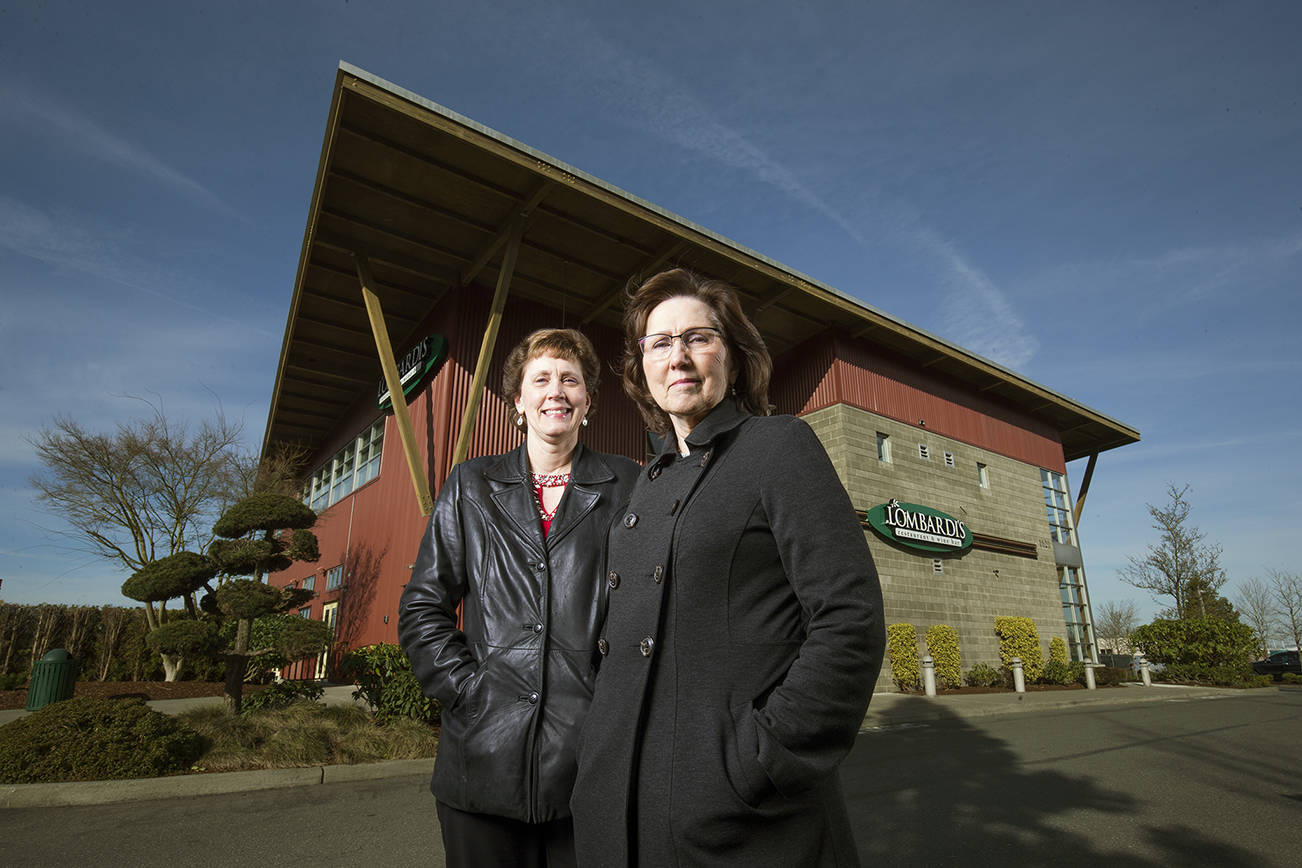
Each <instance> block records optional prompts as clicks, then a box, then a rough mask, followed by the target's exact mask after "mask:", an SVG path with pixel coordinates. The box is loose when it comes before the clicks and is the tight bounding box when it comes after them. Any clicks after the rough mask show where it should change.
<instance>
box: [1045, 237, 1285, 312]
mask: <svg viewBox="0 0 1302 868" xmlns="http://www.w3.org/2000/svg"><path fill="white" fill-rule="evenodd" d="M1299 254H1302V232H1292V233H1287V234H1283V235H1277V236H1269V237H1264V238H1253V239H1246V240H1242V241H1237V242H1226V243H1223V244H1214V245H1206V246H1201V247H1196V246H1188V247H1180V248H1175V249H1171V250H1159V251H1154V252H1151V253H1146V254H1141V255H1134V256H1129V257H1125V256H1122V257H1117V258H1115V259H1106V260H1098V261H1086V262H1072V263H1066V264H1063V265H1060V266H1057V267H1054V268H1052V269H1049V270H1046V271H1043V272H1041V273H1039V274H1035V275H1032V276H1031V277H1030V278H1029V280H1028V281H1027V282H1028V283H1029V284H1030V285H1033V286H1036V287H1038V289H1039V291H1041V292H1052V293H1054V294H1063V295H1070V294H1079V295H1080V296H1081V297H1082V298H1091V299H1111V300H1112V301H1113V302H1121V301H1124V304H1125V312H1126V320H1127V321H1129V322H1130V323H1131V324H1132V325H1133V326H1139V325H1142V324H1146V323H1150V322H1152V321H1153V320H1155V319H1159V318H1161V317H1165V316H1167V315H1169V314H1171V313H1172V312H1173V311H1177V310H1182V309H1188V308H1194V307H1197V306H1199V305H1203V304H1206V303H1207V302H1208V301H1211V300H1214V299H1226V300H1233V301H1234V303H1236V304H1239V303H1242V301H1243V300H1244V299H1245V298H1246V297H1249V296H1252V295H1255V294H1257V293H1259V292H1262V291H1270V290H1272V289H1273V287H1274V285H1275V284H1274V282H1273V281H1272V280H1271V279H1270V277H1271V275H1272V274H1273V273H1276V272H1280V271H1281V270H1283V269H1287V268H1289V267H1295V264H1296V261H1297V259H1298V256H1299ZM1097 307H1098V308H1099V309H1101V310H1114V309H1115V304H1108V305H1097ZM1089 309H1090V306H1083V307H1082V312H1083V313H1087V312H1088V310H1089Z"/></svg>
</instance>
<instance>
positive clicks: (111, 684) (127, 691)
mask: <svg viewBox="0 0 1302 868" xmlns="http://www.w3.org/2000/svg"><path fill="white" fill-rule="evenodd" d="M263 687H264V685H261V684H246V685H244V695H245V696H248V695H249V694H250V693H254V692H256V691H258V690H262V689H263ZM225 693H226V685H225V684H224V683H223V682H221V681H78V682H77V687H76V689H75V691H74V693H73V695H74V696H86V697H90V698H92V699H121V698H123V697H127V696H136V697H139V698H141V699H144V700H147V701H148V700H154V699H191V698H194V697H198V696H222V695H223V694H225ZM26 705H27V688H26V687H23V688H22V689H20V690H0V710H2V709H14V708H23V707H25V706H26Z"/></svg>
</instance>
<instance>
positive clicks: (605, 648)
mask: <svg viewBox="0 0 1302 868" xmlns="http://www.w3.org/2000/svg"><path fill="white" fill-rule="evenodd" d="M597 650H598V651H600V652H601V656H603V657H604V656H606V655H607V654H609V653H610V643H609V642H607V641H606V640H605V638H604V637H603V638H601V639H598V640H597Z"/></svg>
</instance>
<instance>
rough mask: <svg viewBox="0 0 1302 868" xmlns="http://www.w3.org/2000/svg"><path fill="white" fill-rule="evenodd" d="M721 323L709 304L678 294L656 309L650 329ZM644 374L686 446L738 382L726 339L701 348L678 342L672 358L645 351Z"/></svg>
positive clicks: (670, 331) (676, 331)
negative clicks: (688, 437)
mask: <svg viewBox="0 0 1302 868" xmlns="http://www.w3.org/2000/svg"><path fill="white" fill-rule="evenodd" d="M718 327H719V326H718V323H717V322H716V320H715V317H714V316H712V311H711V310H710V306H709V305H708V304H706V303H705V302H703V301H701V300H700V299H699V298H692V297H689V296H675V297H674V298H668V299H665V300H664V301H662V302H660V304H658V305H656V306H655V307H654V308H652V309H651V314H650V315H649V316H648V317H647V321H646V329H645V333H646V334H648V335H652V334H664V335H681V334H682V333H683V332H685V331H688V330H690V329H697V328H712V329H717V328H718ZM642 372H643V373H644V374H645V375H646V385H647V391H648V392H650V393H651V398H652V400H654V401H655V402H656V404H657V405H659V407H660V409H661V410H664V411H665V412H666V413H668V414H669V418H670V420H671V421H672V422H673V424H674V431H675V433H676V434H677V435H678V441H679V447H680V449H681V448H682V447H683V446H684V445H685V444H684V443H683V441H684V440H685V439H686V437H687V435H688V434H689V433H691V430H692V429H693V428H695V427H696V425H697V423H699V422H700V421H701V420H702V419H704V418H705V417H706V416H707V415H708V414H709V412H710V411H711V410H713V409H714V407H715V405H716V404H718V403H719V402H720V401H722V400H723V396H724V395H726V394H727V392H728V385H729V383H731V382H732V380H733V374H732V371H731V363H730V360H729V358H728V347H727V343H726V342H725V341H723V340H722V339H720V340H716V341H714V343H713V345H712V346H710V347H708V348H706V349H703V350H698V351H697V352H692V351H691V350H689V349H688V348H687V346H686V344H684V342H683V341H682V340H681V339H679V340H674V341H673V347H672V348H671V349H670V351H669V355H668V357H667V358H664V359H655V358H653V357H652V356H650V355H645V354H644V355H643V356H642Z"/></svg>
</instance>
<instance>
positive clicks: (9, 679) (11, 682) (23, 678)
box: [0, 672, 1293, 690]
mask: <svg viewBox="0 0 1302 868" xmlns="http://www.w3.org/2000/svg"><path fill="white" fill-rule="evenodd" d="M1285 674H1286V675H1292V674H1293V673H1292V672H1286V673H1285ZM26 686H27V673H25V672H10V673H9V674H8V675H0V690H21V689H22V688H24V687H26Z"/></svg>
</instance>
